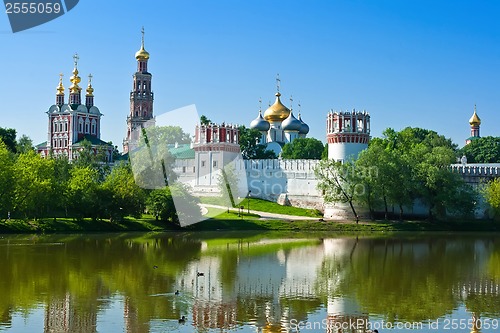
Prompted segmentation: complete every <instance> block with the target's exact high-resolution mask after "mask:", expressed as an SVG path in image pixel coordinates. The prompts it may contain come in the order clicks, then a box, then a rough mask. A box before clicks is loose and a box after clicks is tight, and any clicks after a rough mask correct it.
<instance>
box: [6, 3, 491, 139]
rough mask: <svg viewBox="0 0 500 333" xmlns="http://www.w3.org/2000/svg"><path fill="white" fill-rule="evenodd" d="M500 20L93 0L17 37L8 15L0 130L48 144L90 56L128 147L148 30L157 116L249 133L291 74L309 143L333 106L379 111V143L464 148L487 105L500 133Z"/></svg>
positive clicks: (454, 7)
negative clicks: (406, 133) (420, 136)
mask: <svg viewBox="0 0 500 333" xmlns="http://www.w3.org/2000/svg"><path fill="white" fill-rule="evenodd" d="M499 17H500V2H498V1H435V0H432V1H429V0H413V1H411V0H404V1H402V0H392V1H389V0H372V1H358V0H342V1H336V0H329V1H306V0H302V1H277V0H273V1H270V0H265V1H261V0H252V1H234V0H225V1H219V0H213V1H201V0H200V1H189V0H187V1H180V0H179V1H171V0H156V1H155V0H142V1H132V0H131V1H111V0H109V1H98V0H80V3H79V4H78V5H77V6H76V7H75V8H74V9H73V10H72V11H70V12H68V13H67V14H65V15H64V16H62V17H60V18H58V19H56V20H53V21H51V22H49V23H46V24H44V25H42V26H39V27H36V28H33V29H30V30H27V31H25V32H19V33H16V34H13V33H12V32H11V30H10V26H9V23H8V19H7V15H6V14H5V13H2V14H0V38H1V45H2V52H1V56H0V57H1V60H2V61H1V63H2V66H3V71H2V75H3V79H1V80H0V94H1V95H0V96H1V101H2V108H1V114H2V118H1V121H0V126H1V127H13V128H15V129H16V130H17V131H18V135H19V136H20V135H21V134H27V135H28V136H30V137H31V138H32V139H33V141H34V143H35V144H36V143H40V142H42V141H45V140H46V132H47V115H46V114H45V112H46V111H47V109H48V108H49V107H50V105H52V104H54V101H55V93H56V90H55V88H56V86H57V83H58V78H59V77H58V74H59V73H60V72H63V73H64V74H65V77H64V85H65V87H66V88H67V87H69V85H70V83H69V76H70V75H71V70H72V68H73V60H72V56H73V54H74V53H75V52H78V54H79V56H80V62H79V70H80V76H81V77H82V84H81V85H82V86H83V87H84V88H85V87H86V85H87V77H86V76H87V75H88V73H92V75H93V76H94V78H93V86H94V88H95V91H94V95H95V104H96V106H98V107H99V108H100V110H101V112H102V113H103V114H104V117H103V118H102V120H101V138H102V139H103V140H106V141H110V140H111V141H113V142H114V143H115V144H118V146H119V148H120V149H121V142H122V139H123V137H124V136H125V129H126V123H125V119H126V116H127V114H128V112H129V92H130V90H131V88H132V74H133V73H134V72H135V70H136V60H135V58H134V54H135V52H136V51H137V50H138V49H139V47H140V39H141V34H140V30H141V26H144V27H145V30H146V50H147V51H148V52H149V53H150V54H151V58H150V60H149V71H150V72H151V73H152V74H153V91H154V93H155V104H154V110H155V114H157V115H158V114H161V113H164V112H167V111H169V110H172V109H175V108H179V107H182V106H185V105H189V104H193V103H194V104H196V107H197V109H198V112H199V114H200V115H201V114H205V115H207V116H208V118H210V119H212V120H213V121H215V122H222V121H225V122H229V123H238V124H244V125H247V126H248V125H249V123H250V121H251V120H252V119H254V118H255V117H256V115H257V112H258V108H259V103H258V100H259V97H261V98H262V100H263V109H265V108H267V104H268V101H273V99H274V93H275V90H276V84H275V77H276V73H279V74H280V78H281V92H282V94H283V102H284V103H285V104H286V105H289V100H288V99H289V96H290V95H293V98H294V109H296V106H297V102H298V101H299V100H300V102H301V104H302V116H303V119H304V120H305V121H306V122H307V123H308V124H309V126H310V128H311V132H310V135H309V136H313V137H316V138H318V139H321V140H322V141H324V140H325V117H326V114H327V112H328V110H330V109H335V110H339V109H343V110H346V109H352V108H356V109H360V110H363V109H366V110H367V111H368V112H370V114H371V116H372V136H381V134H382V131H383V130H384V129H385V128H387V127H392V128H395V129H396V130H400V129H402V128H404V127H406V126H414V127H424V128H428V129H432V130H435V131H437V132H438V133H440V134H443V135H445V136H447V137H450V138H451V139H452V140H453V141H454V142H455V143H457V144H458V145H459V146H462V145H463V144H464V140H465V138H467V137H468V136H469V134H470V129H469V124H468V119H469V118H470V116H471V115H472V112H473V108H474V104H477V110H478V115H479V117H480V118H481V120H482V125H481V135H482V136H486V135H493V136H499V135H500V133H499V129H498V124H499V120H500V116H499V115H500V112H499V111H500V93H499V90H500V85H499V80H500V23H499ZM66 93H67V91H66ZM82 95H83V94H82ZM83 98H84V97H83Z"/></svg>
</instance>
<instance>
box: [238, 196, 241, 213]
mask: <svg viewBox="0 0 500 333" xmlns="http://www.w3.org/2000/svg"><path fill="white" fill-rule="evenodd" d="M240 199H241V198H240V197H238V203H239V202H240ZM240 211H241V206H240V205H239V204H238V216H241V215H240Z"/></svg>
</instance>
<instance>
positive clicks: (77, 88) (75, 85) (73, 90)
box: [69, 54, 82, 94]
mask: <svg viewBox="0 0 500 333" xmlns="http://www.w3.org/2000/svg"><path fill="white" fill-rule="evenodd" d="M73 59H74V61H75V68H73V76H72V77H70V78H69V80H70V81H71V86H70V87H69V91H70V93H72V94H78V93H80V91H82V88H80V86H79V85H78V83H80V81H82V79H81V78H80V77H79V76H78V68H77V67H78V59H79V57H78V54H75V55H74V56H73Z"/></svg>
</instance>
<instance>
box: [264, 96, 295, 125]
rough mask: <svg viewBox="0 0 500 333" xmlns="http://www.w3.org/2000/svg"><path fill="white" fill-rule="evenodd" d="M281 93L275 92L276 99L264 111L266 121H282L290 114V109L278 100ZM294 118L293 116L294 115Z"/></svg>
mask: <svg viewBox="0 0 500 333" xmlns="http://www.w3.org/2000/svg"><path fill="white" fill-rule="evenodd" d="M280 96H281V94H280V93H279V92H277V93H276V101H275V102H274V104H273V105H271V106H270V107H269V108H268V109H267V110H266V112H264V119H265V120H267V121H283V120H285V119H286V118H287V117H288V116H289V115H290V109H288V108H287V107H286V106H284V105H283V103H281V101H280ZM294 119H295V117H294Z"/></svg>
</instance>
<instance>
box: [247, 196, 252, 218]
mask: <svg viewBox="0 0 500 333" xmlns="http://www.w3.org/2000/svg"><path fill="white" fill-rule="evenodd" d="M251 196H252V191H250V190H249V191H248V198H247V201H248V207H247V212H248V214H250V197H251Z"/></svg>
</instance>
